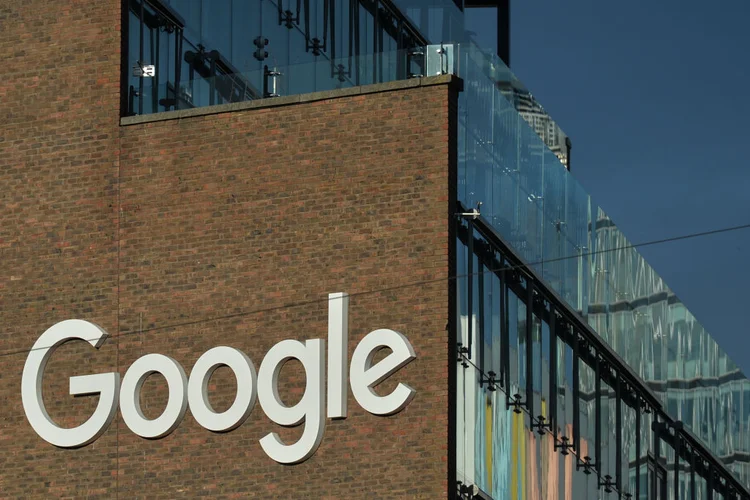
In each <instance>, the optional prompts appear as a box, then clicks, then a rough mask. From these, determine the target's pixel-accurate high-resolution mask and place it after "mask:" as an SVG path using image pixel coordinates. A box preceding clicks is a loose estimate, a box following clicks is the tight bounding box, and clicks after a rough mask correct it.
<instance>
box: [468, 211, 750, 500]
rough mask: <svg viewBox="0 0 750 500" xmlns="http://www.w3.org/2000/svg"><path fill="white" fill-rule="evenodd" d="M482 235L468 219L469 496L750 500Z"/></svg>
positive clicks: (635, 380) (639, 384)
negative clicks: (478, 494)
mask: <svg viewBox="0 0 750 500" xmlns="http://www.w3.org/2000/svg"><path fill="white" fill-rule="evenodd" d="M467 213H468V212H467ZM482 223H484V221H482ZM478 228H479V226H477V222H474V220H473V219H472V218H467V219H464V220H461V221H459V222H458V225H457V232H456V234H457V236H458V241H457V259H458V262H457V263H458V268H459V276H460V279H459V280H458V282H457V288H458V296H459V300H458V302H457V304H456V306H457V317H458V318H459V325H458V339H457V340H458V345H457V349H458V356H457V361H458V363H457V366H456V370H457V371H456V378H457V388H458V390H457V394H458V396H457V407H456V410H457V414H456V417H457V418H456V433H457V455H456V465H457V473H458V478H457V479H458V481H459V486H458V488H459V493H460V494H461V495H463V497H465V498H474V495H476V494H477V493H479V492H480V491H481V492H482V493H484V494H485V495H486V496H489V497H491V498H497V499H500V498H502V499H513V500H516V499H517V500H527V499H528V500H537V499H540V500H541V499H545V500H553V499H570V500H578V499H582V500H585V499H592V500H593V499H613V500H614V499H627V498H637V499H656V500H667V499H686V500H687V499H696V498H697V499H718V498H721V499H735V498H750V497H749V496H742V495H743V494H744V493H743V492H742V491H741V490H742V488H741V486H740V487H738V486H737V485H739V484H740V483H736V482H734V481H733V480H732V479H731V477H730V472H728V471H727V470H726V469H724V471H723V473H720V470H719V469H720V466H719V465H718V464H719V462H718V461H717V459H716V458H714V457H713V456H712V455H711V454H710V453H708V452H707V451H706V448H705V447H704V446H703V445H702V444H700V443H699V442H698V441H697V440H696V439H695V438H694V437H693V436H692V434H690V433H689V432H687V431H685V427H684V424H683V423H682V422H681V421H679V419H675V418H670V417H668V416H667V412H666V410H665V408H664V405H663V404H662V402H661V400H660V399H659V397H658V396H657V395H656V394H655V393H653V392H652V391H650V390H649V389H648V387H647V386H646V385H645V383H644V382H643V381H642V380H641V379H640V378H639V377H638V376H637V375H635V374H634V373H633V372H632V370H630V369H629V368H628V367H627V366H626V364H625V363H624V362H623V361H622V360H621V358H619V357H618V356H617V355H616V354H614V352H613V351H611V350H610V349H609V348H607V347H606V344H605V343H604V342H603V341H601V340H598V339H599V337H598V335H597V334H596V333H595V332H594V331H593V330H587V325H586V323H585V322H583V320H582V319H581V318H579V319H578V320H577V319H576V318H577V317H578V316H577V315H576V313H574V312H573V311H571V310H570V309H569V308H566V307H565V306H564V305H563V302H560V300H561V299H559V298H555V297H554V294H553V292H552V291H550V290H548V289H546V287H545V286H544V284H543V283H542V282H541V281H540V280H539V279H538V278H537V277H536V276H533V275H532V274H530V273H529V272H528V271H527V270H526V269H525V266H524V265H523V264H522V261H521V260H520V259H518V258H517V257H515V256H513V252H512V250H510V249H509V247H503V246H501V245H498V244H497V243H496V241H495V240H494V239H488V238H487V234H489V233H490V232H491V230H488V229H487V228H490V226H489V224H487V225H486V226H485V227H484V228H482V229H479V230H478Z"/></svg>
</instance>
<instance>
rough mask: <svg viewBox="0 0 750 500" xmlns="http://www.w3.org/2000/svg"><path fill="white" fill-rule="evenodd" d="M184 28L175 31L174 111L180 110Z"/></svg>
mask: <svg viewBox="0 0 750 500" xmlns="http://www.w3.org/2000/svg"><path fill="white" fill-rule="evenodd" d="M182 33H183V31H182V28H177V29H175V31H174V109H175V111H177V110H178V109H180V97H181V96H180V73H181V72H182V36H183V35H182Z"/></svg>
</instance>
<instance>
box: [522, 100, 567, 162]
mask: <svg viewBox="0 0 750 500" xmlns="http://www.w3.org/2000/svg"><path fill="white" fill-rule="evenodd" d="M513 98H514V100H515V102H514V104H515V106H516V110H517V111H518V114H520V115H521V116H522V117H523V119H524V120H526V121H527V122H528V123H529V125H530V126H531V128H532V129H533V130H534V132H536V134H537V135H538V136H539V137H540V138H541V139H542V141H543V142H544V145H545V146H546V147H547V148H549V150H550V151H552V152H553V153H554V154H555V156H557V157H558V158H559V159H560V162H561V163H562V164H563V165H565V168H567V169H570V165H569V164H568V157H569V156H570V139H568V136H567V135H565V133H563V131H562V130H561V129H560V127H558V126H557V124H556V123H555V121H554V120H553V119H552V118H551V117H550V116H549V114H547V112H546V111H544V108H542V106H541V105H540V104H539V103H538V102H537V101H536V99H534V97H532V95H531V94H530V93H528V92H523V91H520V90H517V91H515V92H514V95H513Z"/></svg>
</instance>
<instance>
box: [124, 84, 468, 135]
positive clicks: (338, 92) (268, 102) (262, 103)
mask: <svg viewBox="0 0 750 500" xmlns="http://www.w3.org/2000/svg"><path fill="white" fill-rule="evenodd" d="M436 85H449V86H455V87H456V88H457V91H458V92H460V91H462V90H463V80H462V79H461V78H459V77H458V76H456V75H452V74H449V75H438V76H428V77H421V78H411V79H408V80H395V81H392V82H386V83H374V84H371V85H360V86H356V87H347V88H344V89H334V90H323V91H319V92H310V93H307V94H297V95H292V96H284V97H272V98H267V99H256V100H253V101H243V102H237V103H230V104H218V105H214V106H201V107H198V108H191V109H184V110H178V111H165V112H163V113H152V114H148V115H138V116H125V117H122V118H120V126H132V125H140V124H144V123H154V122H162V121H168V120H179V119H183V118H193V117H200V116H210V115H217V114H223V113H233V112H236V111H247V110H255V109H266V108H276V107H281V106H290V105H294V104H303V103H310V102H317V101H325V100H329V99H341V98H344V97H353V96H358V95H367V94H380V93H384V92H393V91H397V90H405V89H411V88H420V87H433V86H436Z"/></svg>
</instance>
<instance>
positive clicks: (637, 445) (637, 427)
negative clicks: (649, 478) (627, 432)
mask: <svg viewBox="0 0 750 500" xmlns="http://www.w3.org/2000/svg"><path fill="white" fill-rule="evenodd" d="M636 405H637V406H636V408H635V499H636V500H640V498H641V400H640V398H638V399H636Z"/></svg>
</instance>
